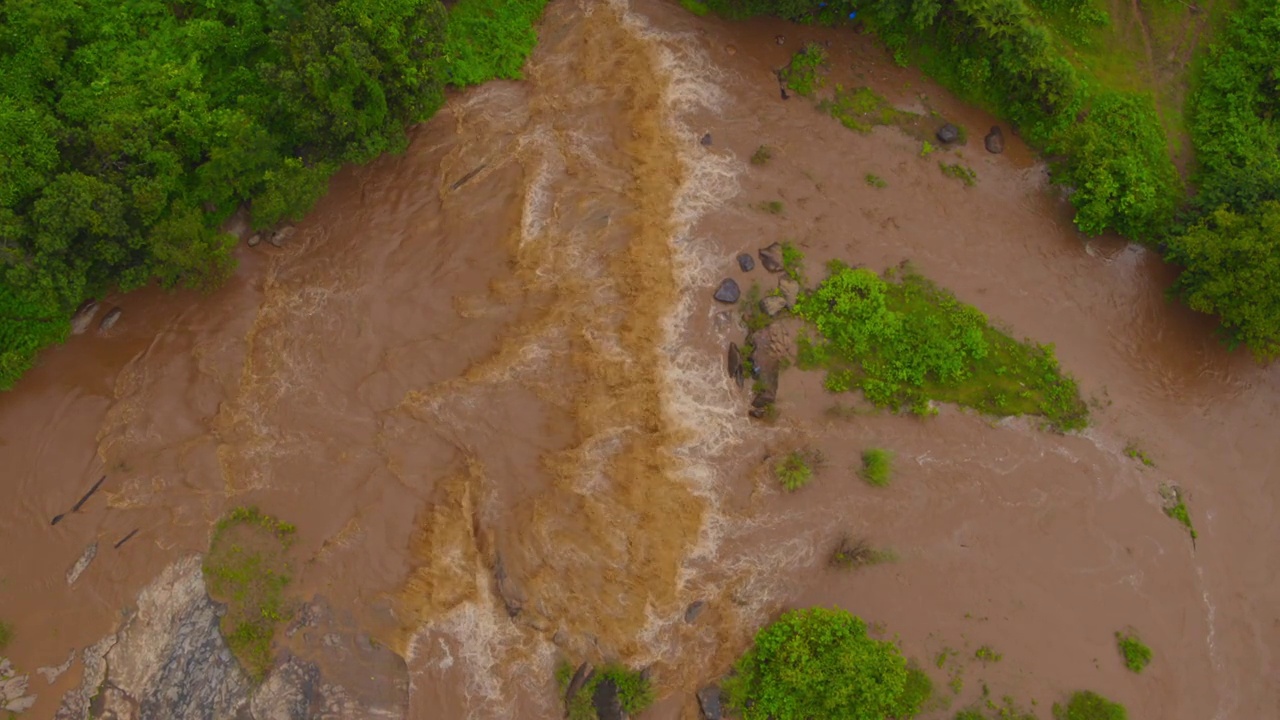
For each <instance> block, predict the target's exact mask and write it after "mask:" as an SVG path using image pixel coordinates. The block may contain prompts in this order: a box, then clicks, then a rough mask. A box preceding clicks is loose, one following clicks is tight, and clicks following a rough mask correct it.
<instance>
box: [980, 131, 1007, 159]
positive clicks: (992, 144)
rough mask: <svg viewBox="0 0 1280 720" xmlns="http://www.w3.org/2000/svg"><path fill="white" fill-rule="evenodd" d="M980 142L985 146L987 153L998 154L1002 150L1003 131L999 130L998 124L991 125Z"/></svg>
mask: <svg viewBox="0 0 1280 720" xmlns="http://www.w3.org/2000/svg"><path fill="white" fill-rule="evenodd" d="M982 144H983V145H985V146H986V148H987V152H989V153H994V154H996V155H999V154H1000V153H1002V152H1004V133H1003V132H1001V131H1000V126H999V125H993V126H991V132H989V133H987V136H986V137H985V138H983V139H982Z"/></svg>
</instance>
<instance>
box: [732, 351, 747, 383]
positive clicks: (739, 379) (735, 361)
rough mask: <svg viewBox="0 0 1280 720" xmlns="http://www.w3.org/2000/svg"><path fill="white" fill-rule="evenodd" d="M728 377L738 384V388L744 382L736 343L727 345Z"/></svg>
mask: <svg viewBox="0 0 1280 720" xmlns="http://www.w3.org/2000/svg"><path fill="white" fill-rule="evenodd" d="M728 369H729V377H731V378H733V381H734V382H736V383H738V387H742V385H743V383H744V382H745V381H746V379H745V377H744V376H745V372H744V370H743V367H742V351H741V350H739V349H738V344H737V343H729V360H728Z"/></svg>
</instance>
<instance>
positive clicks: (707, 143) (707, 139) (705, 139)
mask: <svg viewBox="0 0 1280 720" xmlns="http://www.w3.org/2000/svg"><path fill="white" fill-rule="evenodd" d="M699 142H701V143H702V147H711V133H707V134H706V135H703V136H702V140H700V141H699Z"/></svg>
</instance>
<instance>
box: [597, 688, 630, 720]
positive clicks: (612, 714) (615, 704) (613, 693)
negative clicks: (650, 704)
mask: <svg viewBox="0 0 1280 720" xmlns="http://www.w3.org/2000/svg"><path fill="white" fill-rule="evenodd" d="M591 704H592V705H594V706H595V708H596V717H598V718H599V719H600V720H623V718H624V717H626V716H625V715H624V714H623V712H622V698H621V697H619V696H618V684H617V683H615V682H614V681H613V680H612V679H611V678H605V679H604V680H601V681H600V683H599V684H597V685H596V691H595V693H594V694H592V696H591Z"/></svg>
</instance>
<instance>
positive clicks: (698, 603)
mask: <svg viewBox="0 0 1280 720" xmlns="http://www.w3.org/2000/svg"><path fill="white" fill-rule="evenodd" d="M706 609H707V601H706V600H694V601H693V602H691V603H689V607H687V608H685V610H684V621H685V622H687V623H692V622H693V621H694V620H697V619H698V616H699V615H701V614H702V611H703V610H706Z"/></svg>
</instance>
